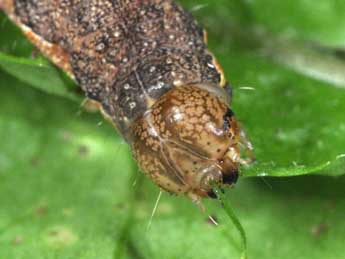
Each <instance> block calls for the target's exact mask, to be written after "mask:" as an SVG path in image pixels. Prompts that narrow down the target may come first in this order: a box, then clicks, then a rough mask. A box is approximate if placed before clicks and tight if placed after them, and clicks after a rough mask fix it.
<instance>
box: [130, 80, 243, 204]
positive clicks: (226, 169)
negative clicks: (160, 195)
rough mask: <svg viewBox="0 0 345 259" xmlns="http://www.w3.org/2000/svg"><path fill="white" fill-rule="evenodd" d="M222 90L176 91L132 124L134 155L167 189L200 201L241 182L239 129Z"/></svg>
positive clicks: (208, 87)
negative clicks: (216, 188) (214, 189)
mask: <svg viewBox="0 0 345 259" xmlns="http://www.w3.org/2000/svg"><path fill="white" fill-rule="evenodd" d="M228 101H229V100H228V97H227V95H226V94H225V92H223V89H221V88H219V87H217V86H211V85H185V86H178V87H175V88H173V89H171V90H170V91H169V92H167V93H166V94H164V95H163V96H162V97H161V98H160V99H159V100H157V102H156V103H155V104H154V105H153V106H152V107H151V108H150V109H149V110H148V111H147V112H146V113H145V114H144V115H143V116H142V117H141V118H140V119H138V120H136V121H135V122H134V123H133V125H132V151H133V153H134V157H135V158H136V159H137V161H138V163H139V165H140V167H141V169H142V170H143V171H144V173H145V174H147V175H148V176H149V177H150V178H151V179H152V180H153V181H154V182H155V183H156V184H157V185H159V186H160V187H161V188H162V189H164V190H166V191H168V192H171V193H174V194H185V195H187V196H188V197H190V198H191V199H193V200H195V201H198V200H200V199H201V198H203V197H214V193H213V192H212V186H211V183H212V182H215V183H217V184H219V185H220V186H223V185H232V184H234V183H235V182H236V180H237V178H238V166H239V161H240V152H239V137H240V136H239V135H240V129H239V125H238V123H237V121H236V119H235V117H234V115H233V113H232V111H231V109H230V108H229V106H228V105H227V103H228Z"/></svg>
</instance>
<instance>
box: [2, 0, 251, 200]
mask: <svg viewBox="0 0 345 259" xmlns="http://www.w3.org/2000/svg"><path fill="white" fill-rule="evenodd" d="M0 9H2V10H3V11H4V12H5V13H6V14H7V15H8V16H9V17H10V19H11V20H12V21H13V22H14V23H15V24H17V25H18V26H19V27H20V28H21V29H22V31H23V33H24V34H25V36H26V37H27V38H28V39H29V40H30V41H31V42H32V43H33V44H34V45H35V46H36V47H37V48H38V49H39V50H40V51H41V52H42V53H43V54H44V55H45V56H46V57H48V58H49V59H50V60H51V61H52V62H53V63H54V64H55V65H56V66H58V67H60V68H61V69H63V70H64V71H65V72H66V73H67V74H68V75H69V76H70V77H71V78H72V79H74V80H75V81H76V82H77V83H78V84H79V86H80V87H81V89H82V90H83V91H84V93H85V95H86V98H87V99H88V100H89V101H90V102H93V103H94V104H95V105H97V107H98V108H99V110H100V111H101V113H102V114H103V115H104V117H105V118H107V119H108V120H109V121H110V122H112V123H113V125H114V126H115V128H116V129H117V131H118V132H119V134H121V135H122V136H123V138H124V139H125V140H126V142H127V143H128V144H129V145H130V146H131V150H132V153H133V157H134V158H135V159H136V161H137V162H138V164H139V166H140V168H141V169H142V171H143V172H144V173H145V174H146V175H147V176H148V177H149V178H150V179H151V180H152V181H153V182H154V183H155V184H156V185H158V186H159V187H160V188H161V189H163V190H165V191H167V192H170V193H172V194H184V195H185V196H187V197H188V198H190V199H192V200H193V201H195V202H198V201H200V200H201V199H202V198H204V197H215V194H214V192H213V191H212V186H211V184H213V183H216V184H218V185H219V186H221V187H224V186H231V185H233V184H235V183H236V181H237V178H238V175H239V167H240V165H242V164H247V163H248V160H245V159H242V158H241V153H242V151H243V150H244V151H246V152H247V153H251V152H252V149H253V148H252V145H251V143H250V142H249V141H248V140H247V138H246V136H245V134H244V131H243V130H242V129H241V127H240V125H239V123H238V122H237V120H236V118H235V115H234V113H233V111H232V110H231V108H230V104H231V99H232V95H231V92H232V91H231V87H230V85H229V84H228V83H227V81H226V80H225V77H224V73H223V71H222V69H221V67H220V66H219V65H218V63H217V61H216V59H215V57H214V55H213V54H212V53H211V52H210V51H209V50H208V48H207V37H206V32H205V31H204V30H203V29H202V28H201V27H200V26H199V25H198V23H197V22H196V21H195V19H194V18H193V16H192V15H191V14H190V13H189V12H188V11H186V10H184V9H183V8H182V7H181V6H180V5H179V4H178V3H176V2H175V1H173V0H0Z"/></svg>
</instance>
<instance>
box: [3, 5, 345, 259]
mask: <svg viewBox="0 0 345 259" xmlns="http://www.w3.org/2000/svg"><path fill="white" fill-rule="evenodd" d="M180 2H181V3H182V4H183V5H184V6H185V7H186V8H187V9H188V10H190V11H191V12H192V13H193V14H194V16H195V17H196V18H197V20H198V21H199V23H200V24H202V25H203V26H204V27H205V28H206V29H207V30H208V33H209V42H210V48H211V49H212V51H213V52H214V53H215V54H216V56H217V58H218V59H219V62H220V64H221V65H222V66H223V68H224V70H225V74H226V76H227V79H228V80H229V81H230V82H231V84H232V85H233V87H234V100H233V108H234V110H235V112H236V114H237V117H238V118H239V120H240V121H241V122H242V124H243V125H244V127H245V129H246V131H247V133H248V135H249V137H250V139H251V140H252V142H253V144H254V147H255V153H256V156H257V159H258V163H257V164H256V165H254V166H252V167H251V168H249V169H243V170H242V174H243V175H242V177H241V179H240V180H239V183H238V184H237V185H236V187H235V188H234V189H231V190H227V192H226V195H227V199H229V201H231V203H232V205H233V207H234V210H235V211H236V213H237V215H238V216H239V218H240V220H241V222H242V224H243V226H244V228H245V231H246V233H247V237H248V257H249V258H255V259H256V258H258V259H260V258H265V259H266V258H297V259H298V258H313V259H317V258H320V259H321V258H323V259H324V258H334V259H338V258H339V259H340V258H345V250H344V243H345V234H344V233H345V221H344V215H345V199H344V198H345V188H344V186H345V177H344V176H342V175H343V174H344V173H345V2H344V1H343V0H321V1H317V2H316V1H311V0H292V1H275V0H260V1H258V0H257V1H239V0H234V1H230V0H217V1H211V0H199V1H196V0H192V1H187V0H184V1H180ZM0 35H1V36H0V258H4V259H5V258H6V259H12V258H15V259H17V258H18V259H24V258H35V259H36V258H37V259H39V258H83V259H84V258H85V259H86V258H102V259H107V258H114V259H117V258H139V259H141V258H150V259H151V258H187V259H188V258H199V259H203V258H205V259H208V258H240V254H241V243H240V238H239V236H238V234H237V230H236V229H235V227H234V226H233V225H232V224H231V222H229V220H228V218H227V215H226V214H225V212H224V210H223V209H222V207H221V206H220V205H219V203H218V202H216V201H210V200H206V201H205V202H204V203H205V205H206V207H207V213H204V214H203V213H201V212H200V211H199V209H198V207H197V206H196V205H195V204H193V203H191V202H190V201H189V200H187V199H186V198H184V197H173V196H170V195H168V194H166V193H164V194H163V196H162V199H161V201H160V203H159V206H158V209H157V212H156V214H155V216H154V218H153V222H152V224H151V226H150V228H149V229H147V226H148V224H149V220H150V215H151V212H152V209H153V206H154V203H155V200H156V197H157V195H158V193H159V190H158V188H157V187H156V186H154V185H153V183H151V182H150V181H149V180H147V179H146V178H144V177H143V176H142V174H141V173H140V172H139V170H138V168H137V167H136V165H135V163H134V162H133V160H132V158H131V155H130V152H129V148H128V146H127V145H126V143H124V141H123V140H122V139H121V138H120V137H119V136H118V135H117V134H116V133H115V131H114V130H113V128H112V127H111V125H109V124H108V123H107V122H105V121H104V119H103V118H102V117H101V116H100V115H99V114H97V113H96V114H91V113H88V112H86V111H84V110H83V109H82V108H81V106H80V104H81V101H82V98H81V94H80V93H79V92H78V91H77V90H76V86H75V85H74V84H73V82H71V81H70V80H69V79H68V78H67V77H66V76H65V75H64V74H63V73H62V72H61V71H58V70H57V69H56V68H55V67H53V66H52V65H51V64H50V63H49V62H48V61H47V60H46V59H44V58H43V57H42V56H39V55H38V56H37V55H33V51H32V50H33V48H32V46H31V45H30V44H29V43H28V42H27V41H26V40H25V39H24V38H23V37H22V35H21V33H20V32H19V30H18V29H17V28H16V27H15V26H13V25H12V24H11V22H10V21H9V20H8V19H7V18H6V17H5V15H3V14H1V16H0ZM297 175H299V176H297ZM264 176H265V177H264ZM289 176H295V177H289ZM282 177H283V178H282ZM208 215H212V216H213V217H214V218H215V219H216V220H217V222H218V224H219V225H218V226H215V225H214V224H212V223H211V222H210V221H209V219H208Z"/></svg>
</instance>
